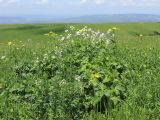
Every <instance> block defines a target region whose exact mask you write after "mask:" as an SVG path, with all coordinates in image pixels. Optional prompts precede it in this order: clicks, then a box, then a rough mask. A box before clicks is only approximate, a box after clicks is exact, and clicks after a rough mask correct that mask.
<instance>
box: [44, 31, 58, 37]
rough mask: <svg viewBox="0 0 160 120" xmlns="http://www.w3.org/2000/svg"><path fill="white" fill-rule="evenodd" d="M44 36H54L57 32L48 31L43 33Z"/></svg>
mask: <svg viewBox="0 0 160 120" xmlns="http://www.w3.org/2000/svg"><path fill="white" fill-rule="evenodd" d="M44 35H45V36H52V37H53V36H56V35H57V34H55V33H54V32H52V31H50V32H49V33H46V34H44Z"/></svg>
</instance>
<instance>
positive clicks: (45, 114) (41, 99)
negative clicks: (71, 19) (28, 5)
mask: <svg viewBox="0 0 160 120" xmlns="http://www.w3.org/2000/svg"><path fill="white" fill-rule="evenodd" d="M85 25H87V26H89V27H91V28H93V29H94V30H100V31H103V32H106V31H107V30H108V29H109V28H112V27H114V26H116V27H118V28H119V29H120V30H119V31H118V32H117V34H116V38H115V39H117V41H116V49H115V50H113V49H112V46H110V47H106V46H104V45H103V44H101V43H100V46H89V45H90V42H89V43H88V42H86V41H83V40H81V39H80V38H78V39H77V38H74V41H75V43H72V42H59V40H57V39H58V38H56V37H55V38H50V37H47V36H44V34H45V33H48V32H49V31H53V32H54V33H56V34H58V35H61V34H62V35H65V33H64V32H65V30H66V29H68V28H69V26H70V24H36V25H0V56H6V58H5V59H2V58H1V59H0V69H1V70H0V76H1V78H0V118H1V119H2V120H6V119H7V120H12V119H15V120H26V119H31V120H32V119H33V120H35V119H48V120H50V119H60V120H61V119H62V120H63V119H86V120H93V119H97V120H101V119H102V120H104V119H108V120H113V119H114V120H158V119H160V87H159V86H160V79H159V78H160V23H126V24H124V23H123V24H121V23H119V24H118V23H117V24H85ZM74 26H75V27H76V28H81V27H83V26H84V24H83V25H82V24H74ZM140 34H142V35H143V37H140ZM10 41H11V42H12V43H15V46H14V47H12V46H10V47H9V46H8V42H10ZM20 41H22V42H20ZM23 45H25V46H23ZM17 48H18V49H17ZM57 49H58V50H57ZM56 50H57V51H58V52H60V51H61V50H62V51H63V57H62V56H60V53H58V55H57V54H56V52H57V51H56ZM104 51H105V52H104ZM45 54H47V56H46V55H45ZM37 58H38V59H37ZM87 59H89V60H87ZM37 60H38V61H39V62H38V64H37V63H36V61H37ZM85 65H87V66H89V67H86V66H85ZM114 67H115V68H114ZM119 69H120V70H121V69H123V72H122V74H121V76H117V74H120V73H119ZM117 71H118V72H117ZM94 72H97V73H94ZM90 74H91V75H90ZM75 75H78V76H81V79H82V80H81V83H79V82H76V80H75V78H74V76H75ZM103 75H104V76H106V75H110V77H111V78H110V82H111V83H110V84H111V85H109V86H107V87H110V90H112V91H113V94H112V95H110V96H107V97H108V98H107V100H108V101H109V102H108V103H107V104H109V107H108V108H107V113H106V114H104V113H103V109H102V108H101V111H100V112H97V110H95V109H92V110H91V111H89V109H88V111H86V110H85V111H84V110H82V108H81V105H82V106H83V103H82V102H80V101H83V100H81V99H80V98H81V97H82V96H83V97H84V96H85V95H88V93H87V92H89V93H92V92H93V91H92V89H93V90H95V89H96V90H97V89H100V88H99V85H102V86H104V84H102V83H101V82H98V85H96V86H94V85H93V86H94V87H93V86H92V87H93V88H92V89H91V88H90V89H87V88H86V86H85V85H89V86H90V84H97V83H92V82H93V80H92V79H94V80H96V81H98V80H99V79H102V80H103V81H105V78H103V77H102V76H103ZM87 76H92V77H91V78H90V77H87ZM100 76H101V77H102V78H101V77H100ZM117 79H118V81H120V82H118V83H117V81H116V80H117ZM87 80H88V82H87ZM119 86H120V87H124V88H125V91H121V90H119V91H118V92H120V93H121V94H118V95H115V94H116V93H115V89H116V87H119ZM84 88H85V89H84ZM105 89H106V88H105ZM107 90H108V88H107ZM110 90H108V91H110ZM99 91H100V92H101V94H103V92H102V91H101V90H99ZM95 94H99V93H95ZM105 94H106V93H105ZM121 95H122V96H125V99H122V98H121V99H119V97H120V96H121ZM90 97H91V98H92V100H94V101H96V100H97V99H98V100H99V101H100V103H104V101H103V100H102V99H100V97H98V98H96V97H95V95H93V96H92V95H90ZM113 97H114V98H116V100H117V98H118V101H120V102H118V104H114V102H115V101H112V98H113ZM84 99H86V98H84ZM95 99H96V100H95ZM105 101H106V100H105ZM83 102H86V101H83ZM90 104H92V103H90ZM92 105H93V106H94V104H92ZM96 105H97V102H96ZM111 106H112V107H111ZM94 107H95V108H96V106H94ZM101 107H102V106H101Z"/></svg>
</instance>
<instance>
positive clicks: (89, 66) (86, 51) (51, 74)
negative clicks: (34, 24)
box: [15, 26, 126, 119]
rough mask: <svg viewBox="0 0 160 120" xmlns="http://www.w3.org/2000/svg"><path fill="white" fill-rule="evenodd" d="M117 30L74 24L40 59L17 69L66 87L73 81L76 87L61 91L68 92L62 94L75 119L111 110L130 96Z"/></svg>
mask: <svg viewBox="0 0 160 120" xmlns="http://www.w3.org/2000/svg"><path fill="white" fill-rule="evenodd" d="M116 30H118V28H115V27H114V28H113V29H109V30H108V31H107V32H100V31H94V30H93V29H92V28H88V27H87V26H85V27H84V28H82V29H78V30H76V28H75V27H74V26H70V28H69V29H68V30H65V34H64V35H60V36H58V38H57V39H59V44H55V45H53V48H52V49H51V50H49V51H46V53H45V54H44V55H43V56H41V57H39V58H37V59H36V60H34V61H32V62H30V63H28V64H26V63H24V64H20V65H18V66H17V67H16V69H15V71H16V73H17V75H18V76H19V77H21V78H24V79H27V77H28V76H35V75H36V76H39V77H41V78H45V79H47V80H49V81H53V80H55V79H56V80H57V81H58V82H56V84H62V85H63V87H64V88H65V86H68V85H71V84H72V87H73V88H74V91H72V92H69V91H68V92H66V91H67V88H66V90H64V89H61V88H59V89H58V91H59V92H64V93H65V94H63V96H64V97H60V98H65V100H64V101H63V100H62V101H63V102H64V105H62V107H63V110H64V112H66V114H68V115H69V116H71V117H72V118H73V119H77V118H78V117H82V116H84V113H86V112H87V113H89V112H91V111H95V112H100V113H103V114H104V113H106V114H108V113H109V112H110V111H111V110H112V109H113V108H114V107H115V106H116V105H118V104H120V103H121V102H122V101H123V100H125V98H126V87H125V86H126V81H125V79H123V74H124V73H125V70H126V66H124V65H123V63H120V62H119V61H117V59H116V56H115V51H116V39H115V32H116ZM73 83H74V84H73ZM48 86H50V84H48ZM49 88H50V87H49ZM69 90H71V89H69ZM46 94H47V93H46ZM47 95H48V96H49V97H51V96H50V95H53V94H47ZM51 98H54V97H51ZM54 99H56V98H54ZM51 101H53V100H51ZM48 102H50V101H48ZM65 103H66V104H65Z"/></svg>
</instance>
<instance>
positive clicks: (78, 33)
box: [60, 26, 114, 45]
mask: <svg viewBox="0 0 160 120" xmlns="http://www.w3.org/2000/svg"><path fill="white" fill-rule="evenodd" d="M111 37H112V38H114V32H112V31H111V30H110V29H109V30H108V31H106V32H100V31H99V30H98V31H94V30H93V29H92V28H89V27H87V26H84V27H83V28H82V29H78V30H76V28H75V27H74V26H70V27H69V29H68V30H65V35H61V36H60V40H61V41H64V40H73V39H84V40H91V41H92V42H93V43H99V42H101V41H105V43H106V44H107V45H108V44H109V43H110V38H111Z"/></svg>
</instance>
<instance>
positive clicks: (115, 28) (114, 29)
mask: <svg viewBox="0 0 160 120" xmlns="http://www.w3.org/2000/svg"><path fill="white" fill-rule="evenodd" d="M112 30H113V31H116V30H120V29H119V28H117V27H113V28H112Z"/></svg>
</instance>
